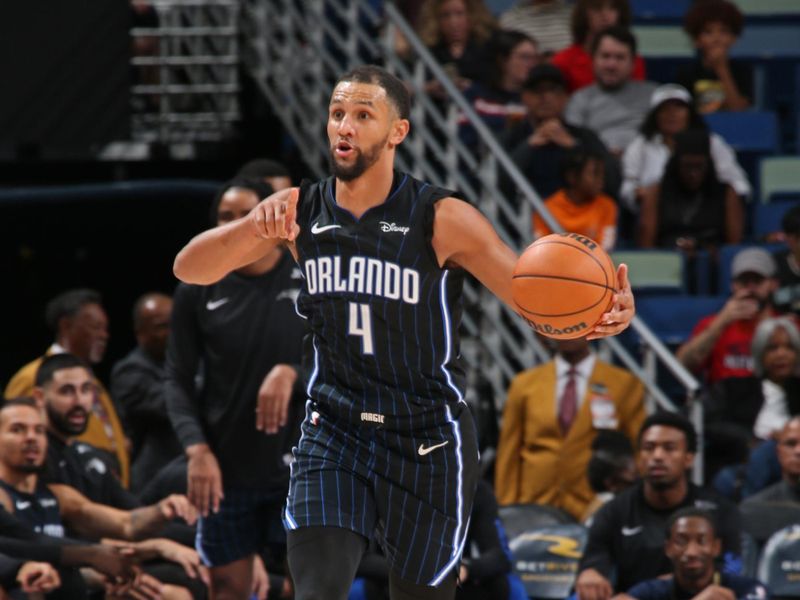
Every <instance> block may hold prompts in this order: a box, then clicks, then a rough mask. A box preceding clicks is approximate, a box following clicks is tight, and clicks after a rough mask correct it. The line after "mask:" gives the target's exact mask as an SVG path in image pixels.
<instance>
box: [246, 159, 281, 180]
mask: <svg viewBox="0 0 800 600" xmlns="http://www.w3.org/2000/svg"><path fill="white" fill-rule="evenodd" d="M236 177H243V178H245V179H258V178H261V177H291V175H290V174H289V169H287V168H286V166H285V165H283V164H282V163H279V162H278V161H277V160H269V159H268V158H256V159H253V160H250V161H248V162H246V163H245V164H243V165H242V168H241V169H239V171H238V172H237V173H236Z"/></svg>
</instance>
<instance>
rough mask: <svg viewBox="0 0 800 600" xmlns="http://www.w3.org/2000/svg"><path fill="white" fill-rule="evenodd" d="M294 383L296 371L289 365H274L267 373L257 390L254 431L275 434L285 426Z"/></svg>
mask: <svg viewBox="0 0 800 600" xmlns="http://www.w3.org/2000/svg"><path fill="white" fill-rule="evenodd" d="M295 381H297V371H295V370H294V368H293V367H290V366H289V365H275V366H274V367H272V369H271V370H270V372H269V373H267V376H266V377H265V378H264V381H263V383H262V384H261V388H260V389H259V390H258V401H257V406H256V429H258V430H259V431H263V432H264V433H267V434H269V433H277V432H278V429H279V428H280V427H283V426H284V425H286V419H287V415H288V414H289V401H290V400H291V399H292V389H293V387H294V383H295Z"/></svg>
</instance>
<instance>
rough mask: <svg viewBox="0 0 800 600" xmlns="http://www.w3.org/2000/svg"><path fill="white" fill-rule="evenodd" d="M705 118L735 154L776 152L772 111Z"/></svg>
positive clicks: (775, 117) (725, 114)
mask: <svg viewBox="0 0 800 600" xmlns="http://www.w3.org/2000/svg"><path fill="white" fill-rule="evenodd" d="M798 38H800V34H798ZM705 118H706V123H708V126H709V128H711V130H712V131H713V132H714V133H717V134H719V135H721V136H722V137H723V138H725V141H727V142H728V143H729V144H730V145H731V146H733V148H734V150H736V151H737V152H758V153H762V154H775V153H777V152H778V141H779V138H778V118H777V116H776V115H775V113H774V112H772V111H766V110H765V111H759V110H748V111H744V112H717V113H712V114H710V115H706V117H705Z"/></svg>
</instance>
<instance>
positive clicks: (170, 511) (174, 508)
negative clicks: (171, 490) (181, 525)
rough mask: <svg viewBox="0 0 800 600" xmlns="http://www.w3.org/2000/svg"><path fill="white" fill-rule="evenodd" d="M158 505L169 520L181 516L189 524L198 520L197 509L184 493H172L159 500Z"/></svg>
mask: <svg viewBox="0 0 800 600" xmlns="http://www.w3.org/2000/svg"><path fill="white" fill-rule="evenodd" d="M158 506H159V508H160V509H161V514H162V515H164V519H166V520H167V521H171V520H172V519H175V518H177V517H180V518H181V519H183V520H184V521H186V523H188V524H189V525H194V524H195V522H197V511H196V510H195V507H194V506H192V503H191V502H189V499H188V498H187V497H186V496H184V495H183V494H170V495H169V496H167V497H166V498H164V499H163V500H162V501H161V502H159V503H158Z"/></svg>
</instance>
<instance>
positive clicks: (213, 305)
mask: <svg viewBox="0 0 800 600" xmlns="http://www.w3.org/2000/svg"><path fill="white" fill-rule="evenodd" d="M228 300H230V298H220V299H219V300H209V301H208V302H206V308H207V309H208V310H217V309H218V308H219V307H220V306H222V305H223V304H225V303H226V302H228Z"/></svg>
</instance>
